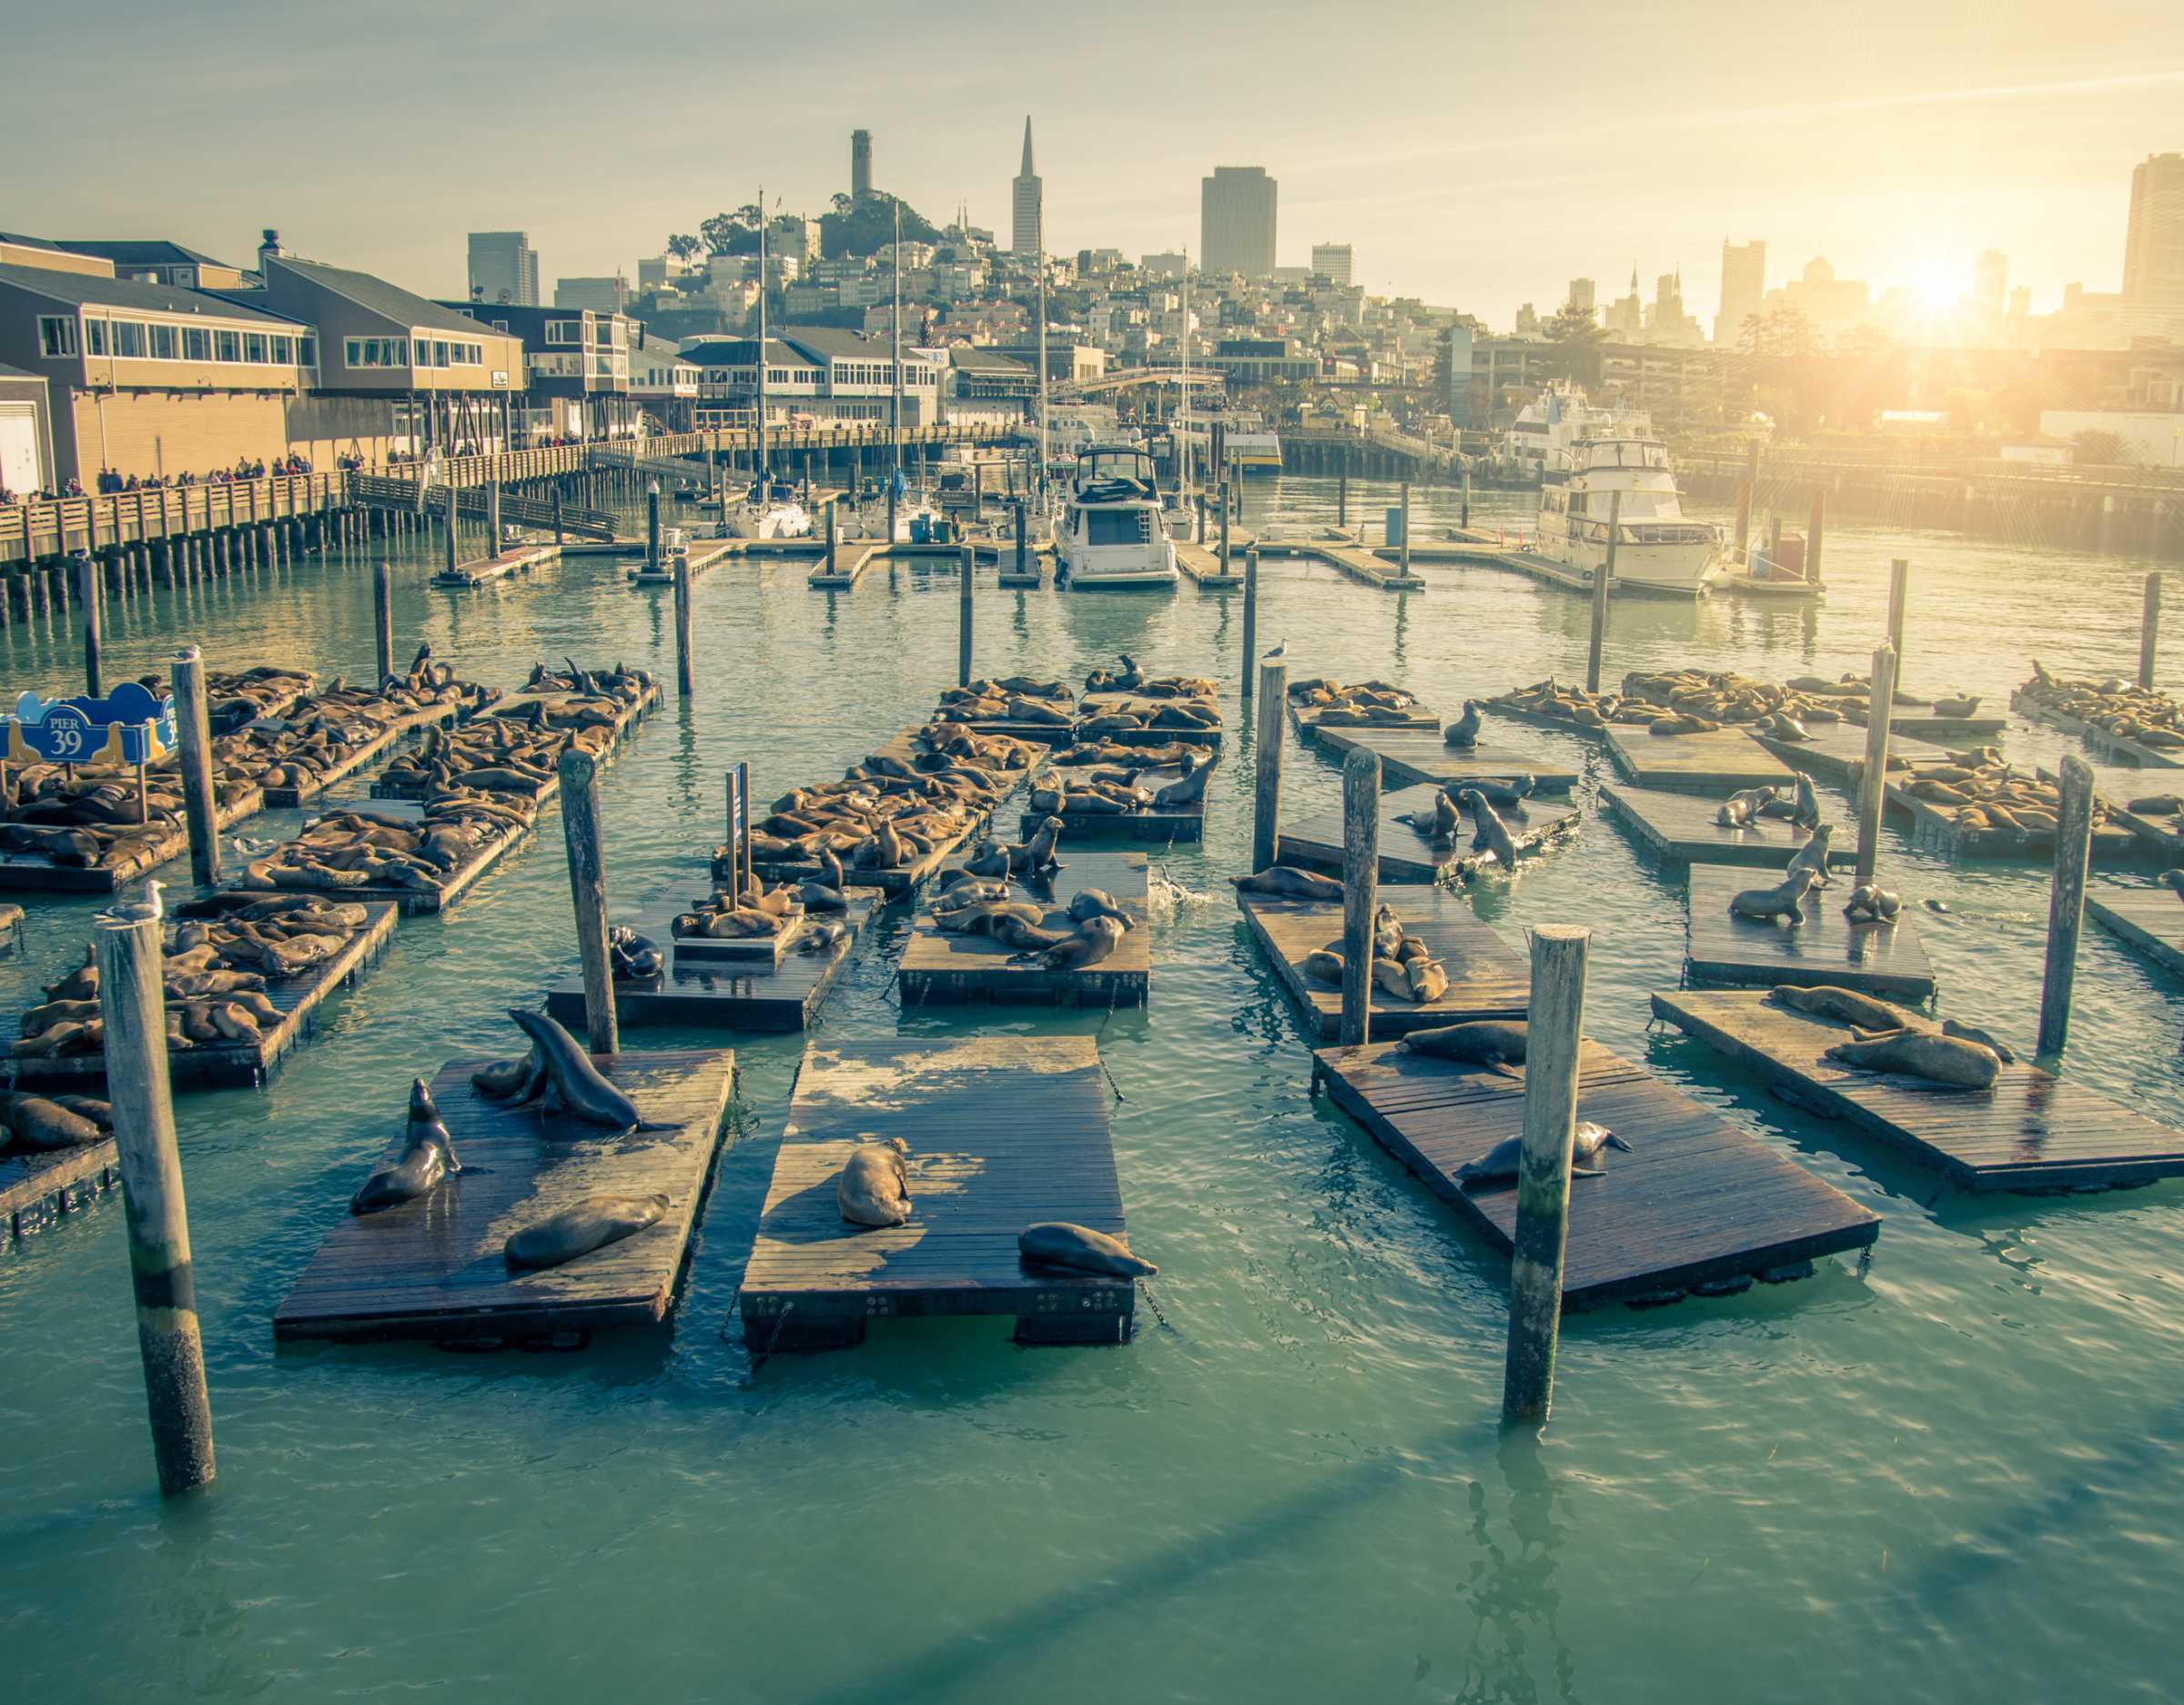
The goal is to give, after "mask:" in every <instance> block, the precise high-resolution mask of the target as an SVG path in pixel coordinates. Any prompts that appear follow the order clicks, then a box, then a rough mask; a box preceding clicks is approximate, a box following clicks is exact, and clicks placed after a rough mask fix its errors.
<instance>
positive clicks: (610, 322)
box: [440, 302, 638, 449]
mask: <svg viewBox="0 0 2184 1705" xmlns="http://www.w3.org/2000/svg"><path fill="white" fill-rule="evenodd" d="M440 306H441V307H442V308H449V309H451V310H452V311H453V312H455V313H457V314H460V315H461V316H462V317H463V318H466V319H470V320H473V321H475V322H476V323H477V324H479V325H480V326H484V327H486V328H489V329H490V330H492V331H496V332H499V333H501V334H502V335H503V336H506V337H511V338H521V340H522V345H523V381H522V384H521V387H520V388H521V390H522V392H523V402H522V404H521V408H520V409H519V410H518V412H517V414H516V416H515V419H514V423H513V425H514V430H513V433H512V447H513V448H515V449H522V448H524V447H525V446H527V445H531V444H539V443H544V442H546V441H548V440H550V439H558V438H584V439H593V438H620V437H622V436H624V435H625V434H629V433H633V432H634V431H635V430H636V429H637V412H638V411H637V405H636V404H635V402H634V401H632V398H631V388H630V344H631V341H632V329H633V326H632V321H631V320H630V319H629V318H628V317H627V316H626V315H622V314H600V313H594V312H593V311H592V310H591V309H590V308H580V309H575V310H571V309H569V308H517V307H514V306H512V305H511V304H506V303H492V302H443V303H441V304H440Z"/></svg>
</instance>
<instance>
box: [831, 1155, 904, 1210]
mask: <svg viewBox="0 0 2184 1705" xmlns="http://www.w3.org/2000/svg"><path fill="white" fill-rule="evenodd" d="M909 1153H910V1145H908V1144H907V1143H905V1142H904V1141H903V1139H902V1138H901V1137H899V1136H891V1137H889V1138H888V1139H887V1140H886V1141H885V1143H860V1144H858V1145H857V1146H856V1147H855V1148H854V1149H852V1150H850V1153H849V1158H848V1159H847V1160H845V1161H844V1162H843V1163H842V1175H841V1176H840V1177H838V1178H837V1179H835V1181H834V1206H835V1207H836V1208H837V1209H838V1210H839V1211H840V1213H841V1216H842V1217H843V1218H844V1219H845V1220H847V1221H848V1222H849V1223H850V1224H851V1225H853V1226H900V1225H901V1224H902V1223H903V1222H904V1221H905V1220H906V1219H908V1218H909V1217H910V1169H909V1168H908V1167H907V1166H905V1165H904V1164H903V1161H904V1158H905V1156H906V1155H908V1154H909Z"/></svg>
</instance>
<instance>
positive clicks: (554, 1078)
mask: <svg viewBox="0 0 2184 1705" xmlns="http://www.w3.org/2000/svg"><path fill="white" fill-rule="evenodd" d="M508 1015H509V1016H510V1017H511V1018H512V1019H514V1020H515V1021H516V1028H517V1029H519V1030H521V1032H522V1033H523V1034H525V1035H527V1036H529V1037H530V1038H531V1054H530V1057H529V1059H528V1061H527V1062H526V1066H527V1069H526V1070H525V1072H524V1074H523V1082H522V1084H521V1085H520V1086H519V1088H518V1092H517V1094H516V1095H515V1097H514V1099H515V1103H516V1105H518V1106H523V1105H528V1104H529V1103H531V1102H533V1101H536V1102H539V1103H540V1104H541V1109H542V1110H543V1111H544V1112H546V1113H547V1114H550V1115H551V1114H566V1115H569V1116H570V1117H571V1118H573V1119H581V1120H583V1121H585V1122H586V1123H587V1124H590V1125H605V1126H606V1127H607V1128H609V1129H610V1130H614V1131H630V1130H636V1131H666V1130H672V1129H673V1128H674V1127H673V1126H672V1125H656V1124H652V1123H649V1122H647V1120H646V1119H645V1117H644V1115H642V1114H641V1113H639V1112H638V1111H637V1104H636V1103H635V1102H633V1101H632V1100H631V1099H630V1098H629V1097H628V1096H627V1095H623V1094H622V1091H620V1090H619V1089H617V1088H615V1087H614V1085H612V1084H610V1083H609V1082H608V1081H607V1080H606V1079H605V1078H604V1077H603V1076H602V1075H601V1074H600V1070H599V1067H598V1066H596V1065H594V1064H592V1063H591V1055H590V1054H586V1053H585V1052H584V1051H583V1050H582V1049H581V1048H580V1047H578V1046H577V1045H576V1038H575V1037H574V1036H571V1034H569V1033H568V1032H567V1031H566V1030H563V1029H562V1028H561V1025H560V1024H556V1023H555V1022H554V1021H553V1020H552V1019H551V1018H549V1017H548V1016H547V1015H546V1014H544V1013H527V1012H524V1011H523V1010H522V1009H521V1008H520V1007H512V1006H511V1007H510V1008H509V1010H508Z"/></svg>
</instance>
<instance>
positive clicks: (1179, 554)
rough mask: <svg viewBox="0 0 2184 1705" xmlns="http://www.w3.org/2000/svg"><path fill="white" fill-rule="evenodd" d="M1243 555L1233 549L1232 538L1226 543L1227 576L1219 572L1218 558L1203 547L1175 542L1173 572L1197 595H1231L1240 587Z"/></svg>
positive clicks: (1233, 540)
mask: <svg viewBox="0 0 2184 1705" xmlns="http://www.w3.org/2000/svg"><path fill="white" fill-rule="evenodd" d="M1242 565H1243V554H1242V552H1241V551H1240V550H1239V549H1238V548H1237V543H1236V540H1235V538H1234V537H1233V536H1231V537H1230V539H1229V568H1230V570H1232V571H1231V572H1229V573H1228V574H1223V573H1222V572H1221V555H1220V552H1219V551H1218V550H1208V549H1207V548H1206V547H1205V546H1204V545H1197V544H1192V543H1190V542H1189V541H1188V540H1182V539H1178V540H1176V569H1177V571H1178V573H1180V574H1181V575H1182V576H1183V578H1184V579H1185V580H1188V581H1190V582H1191V583H1192V584H1193V585H1195V586H1196V587H1197V588H1198V590H1200V591H1201V592H1233V591H1239V590H1241V589H1242V587H1243V584H1244V574H1243V566H1242Z"/></svg>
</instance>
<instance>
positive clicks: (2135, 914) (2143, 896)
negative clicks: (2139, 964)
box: [2086, 884, 2184, 977]
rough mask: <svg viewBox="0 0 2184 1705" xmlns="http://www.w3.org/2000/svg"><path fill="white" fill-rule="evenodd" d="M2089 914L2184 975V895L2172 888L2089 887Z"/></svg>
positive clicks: (2129, 944)
mask: <svg viewBox="0 0 2184 1705" xmlns="http://www.w3.org/2000/svg"><path fill="white" fill-rule="evenodd" d="M2086 915H2087V916H2088V917H2089V918H2091V919H2092V920H2093V921H2094V922H2095V923H2098V924H2099V925H2100V926H2101V927H2102V928H2103V929H2105V930H2107V931H2108V933H2110V934H2111V935H2114V936H2115V937H2116V938H2117V939H2118V941H2120V942H2122V943H2124V945H2126V946H2127V947H2129V948H2131V949H2133V950H2134V951H2136V952H2138V953H2143V954H2144V955H2145V956H2146V957H2147V958H2149V959H2150V960H2152V961H2153V962H2154V963H2156V964H2158V965H2159V966H2160V967H2161V969H2162V970H2164V971H2166V972H2168V973H2169V974H2170V975H2172V976H2179V977H2184V899H2179V897H2178V896H2177V894H2176V893H2174V892H2173V891H2172V890H2170V889H2168V888H2164V887H2161V886H2159V884H2157V885H2155V886H2152V887H2148V888H2125V887H2121V886H2115V887H2109V886H2102V887H2098V888H2089V889H2088V890H2087V891H2086Z"/></svg>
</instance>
